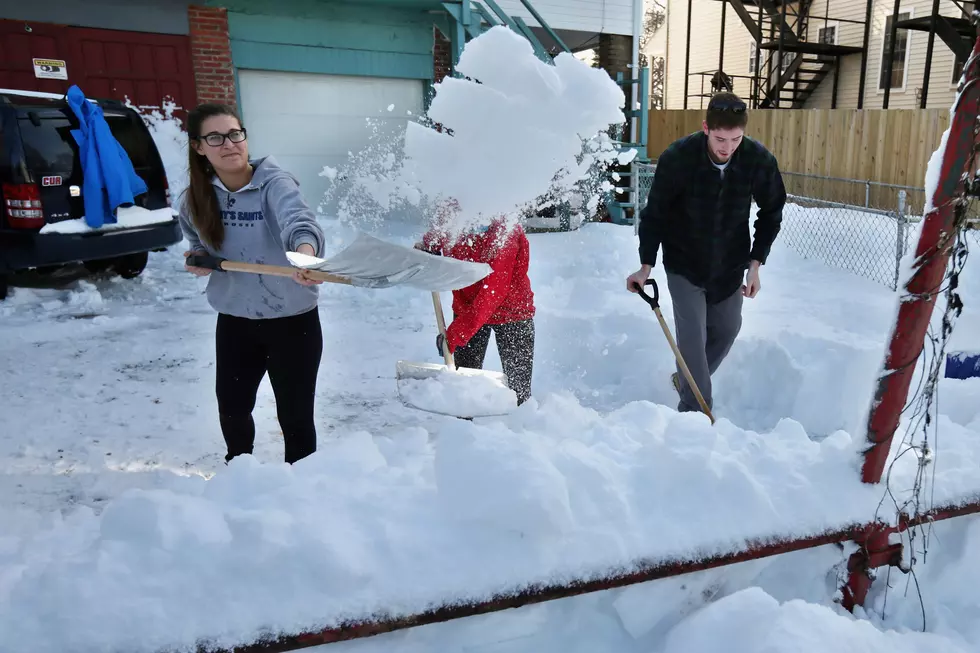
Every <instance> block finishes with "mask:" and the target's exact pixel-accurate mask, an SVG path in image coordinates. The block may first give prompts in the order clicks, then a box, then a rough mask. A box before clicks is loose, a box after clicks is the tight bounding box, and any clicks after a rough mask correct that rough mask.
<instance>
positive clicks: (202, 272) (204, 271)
mask: <svg viewBox="0 0 980 653" xmlns="http://www.w3.org/2000/svg"><path fill="white" fill-rule="evenodd" d="M195 254H200V255H201V256H207V252H204V251H201V250H199V249H193V250H189V251H187V252H184V258H185V259H186V258H188V257H189V256H194V255H195ZM184 269H185V270H187V271H188V272H190V273H191V274H193V275H196V276H198V277H206V276H208V275H209V274H211V270H209V269H208V268H199V267H195V266H193V265H187V261H184Z"/></svg>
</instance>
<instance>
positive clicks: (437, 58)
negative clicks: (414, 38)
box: [432, 26, 453, 83]
mask: <svg viewBox="0 0 980 653" xmlns="http://www.w3.org/2000/svg"><path fill="white" fill-rule="evenodd" d="M452 47H453V45H452V42H450V40H449V39H447V38H446V37H445V36H443V34H442V32H440V31H439V28H438V27H435V26H433V27H432V71H433V79H432V81H433V83H438V82H441V81H442V79H443V78H444V77H446V76H448V75H450V74H451V73H452V72H453V52H452Z"/></svg>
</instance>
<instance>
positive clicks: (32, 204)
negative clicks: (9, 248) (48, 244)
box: [3, 184, 44, 229]
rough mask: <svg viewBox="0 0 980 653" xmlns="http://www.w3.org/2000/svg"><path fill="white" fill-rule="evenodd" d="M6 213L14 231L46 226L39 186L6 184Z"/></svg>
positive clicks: (4, 200) (4, 195)
mask: <svg viewBox="0 0 980 653" xmlns="http://www.w3.org/2000/svg"><path fill="white" fill-rule="evenodd" d="M3 204H4V213H6V215H7V224H8V225H9V226H10V227H11V228H12V229H39V228H41V227H43V226H44V207H43V206H41V191H40V190H39V189H38V187H37V184H4V185H3Z"/></svg>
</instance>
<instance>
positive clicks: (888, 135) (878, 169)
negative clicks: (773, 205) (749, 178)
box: [647, 109, 949, 208]
mask: <svg viewBox="0 0 980 653" xmlns="http://www.w3.org/2000/svg"><path fill="white" fill-rule="evenodd" d="M703 117H704V112H703V111H702V110H700V109H688V110H674V109H670V110H659V111H651V112H650V123H649V125H650V131H649V134H648V146H647V155H648V156H649V157H650V158H652V159H657V158H659V156H660V153H661V152H663V151H664V149H665V148H666V147H667V146H668V145H670V143H672V142H673V141H674V140H676V139H678V138H680V137H682V136H685V135H687V134H690V133H692V132H695V131H698V130H699V129H700V128H701V120H702V119H703ZM948 126H949V110H948V109H863V110H857V109H770V110H757V111H753V112H751V114H750V116H749V127H748V129H747V133H748V135H749V136H751V137H753V138H755V139H757V140H759V141H761V142H762V143H763V144H764V145H765V146H766V147H768V148H769V149H770V150H771V151H772V153H773V154H774V155H776V158H777V159H778V160H779V163H780V168H782V169H783V170H785V171H787V172H798V173H803V174H813V175H823V176H827V177H839V178H842V179H861V180H869V181H875V182H881V183H886V184H898V185H902V186H914V187H921V186H923V185H924V184H925V175H926V168H927V166H928V164H929V157H931V156H932V153H933V151H935V149H936V148H937V147H939V140H940V138H941V137H942V134H943V131H945V129H946V127H948ZM855 155H856V156H855ZM809 190H810V189H809V188H807V191H809ZM813 190H814V191H816V192H818V193H819V192H820V191H823V192H824V193H826V194H828V195H829V194H833V195H835V196H836V197H838V198H839V197H840V189H836V190H837V192H834V190H835V189H834V188H833V185H832V184H830V183H817V184H815V185H814V188H813ZM852 192H853V191H852ZM810 194H811V193H810V192H807V195H810ZM886 199H887V200H888V201H891V200H892V198H891V197H890V196H889V197H887V198H886V197H885V196H879V197H872V204H874V203H876V202H877V203H879V204H880V203H882V202H884V201H886ZM910 199H912V200H913V205H914V204H915V203H916V202H915V201H914V200H917V199H918V198H910ZM850 200H851V201H853V203H854V204H863V203H864V198H863V197H856V196H855V197H853V198H850ZM859 200H860V201H859ZM889 208H891V207H889Z"/></svg>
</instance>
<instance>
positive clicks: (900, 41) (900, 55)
mask: <svg viewBox="0 0 980 653" xmlns="http://www.w3.org/2000/svg"><path fill="white" fill-rule="evenodd" d="M893 17H894V16H893V15H890V16H888V18H887V19H886V20H885V33H884V38H883V39H882V41H881V73H880V75H879V76H878V90H879V91H880V90H884V88H885V84H886V82H888V77H887V75H888V62H887V61H886V60H885V58H886V57H887V56H888V50H889V49H890V48H891V35H892V18H893ZM909 18H911V13H909V12H907V11H903V12H902V13H900V14H899V15H898V20H899V22H901V21H903V20H908V19H909ZM908 53H909V32H908V30H905V29H900V30H898V31H896V32H895V57H894V58H893V59H892V78H891V84H890V86H891V88H904V87H905V62H906V60H907V59H908Z"/></svg>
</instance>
